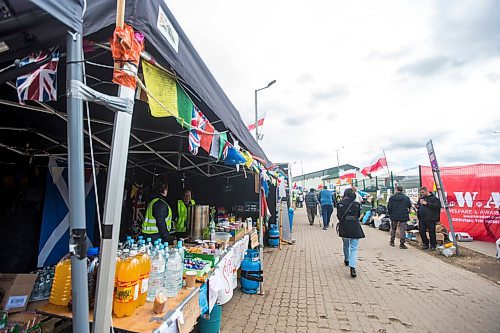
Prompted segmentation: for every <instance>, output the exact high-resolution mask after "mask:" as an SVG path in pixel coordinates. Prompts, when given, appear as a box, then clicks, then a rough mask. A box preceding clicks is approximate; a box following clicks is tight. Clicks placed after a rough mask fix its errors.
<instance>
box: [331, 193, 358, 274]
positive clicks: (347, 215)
mask: <svg viewBox="0 0 500 333" xmlns="http://www.w3.org/2000/svg"><path fill="white" fill-rule="evenodd" d="M360 213H361V205H360V204H359V203H358V202H356V193H354V191H353V190H352V189H351V188H348V189H346V190H345V192H344V197H343V199H342V200H341V201H340V202H339V203H338V205H337V218H338V219H339V224H338V225H337V231H338V233H339V236H340V237H342V241H343V242H344V263H345V265H346V266H349V267H350V269H351V276H352V277H356V275H357V274H356V267H357V264H358V245H359V239H360V238H364V237H365V234H364V233H363V229H362V228H361V225H360V224H359V215H360Z"/></svg>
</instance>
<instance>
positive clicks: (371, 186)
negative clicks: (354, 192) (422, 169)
mask: <svg viewBox="0 0 500 333" xmlns="http://www.w3.org/2000/svg"><path fill="white" fill-rule="evenodd" d="M352 182H353V185H355V186H356V187H357V188H358V190H361V191H363V192H366V193H368V194H370V195H371V196H372V198H373V200H372V203H371V204H372V206H373V207H377V206H378V205H384V206H385V205H387V201H388V200H389V197H390V196H391V195H392V194H393V193H394V192H395V188H396V186H398V185H400V186H403V189H404V193H405V194H406V195H407V196H409V197H410V199H411V200H412V201H414V202H416V200H417V198H418V189H419V187H420V175H419V170H418V167H415V168H411V169H408V170H404V171H399V172H391V173H389V174H387V175H383V176H377V177H371V178H363V179H353V180H352Z"/></svg>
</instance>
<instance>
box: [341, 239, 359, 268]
mask: <svg viewBox="0 0 500 333" xmlns="http://www.w3.org/2000/svg"><path fill="white" fill-rule="evenodd" d="M342 241H343V242H344V260H345V261H349V267H352V268H356V267H357V266H358V245H359V239H357V238H345V237H342Z"/></svg>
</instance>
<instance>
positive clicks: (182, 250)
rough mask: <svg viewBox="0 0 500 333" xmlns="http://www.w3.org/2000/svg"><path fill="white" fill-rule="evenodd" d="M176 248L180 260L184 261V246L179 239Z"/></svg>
mask: <svg viewBox="0 0 500 333" xmlns="http://www.w3.org/2000/svg"><path fill="white" fill-rule="evenodd" d="M177 249H178V250H179V254H180V255H181V259H182V262H184V247H183V246H182V241H181V240H179V241H178V242H177Z"/></svg>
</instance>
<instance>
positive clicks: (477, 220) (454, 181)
mask: <svg viewBox="0 0 500 333" xmlns="http://www.w3.org/2000/svg"><path fill="white" fill-rule="evenodd" d="M440 172H441V178H442V181H443V187H444V190H445V194H446V199H447V201H448V205H449V207H450V212H451V218H452V221H453V227H454V229H455V232H459V231H462V232H467V233H469V234H470V235H471V236H472V237H474V239H477V240H482V241H488V242H495V241H496V240H497V239H499V238H500V164H474V165H467V166H460V167H444V168H440ZM421 181H422V185H423V186H426V187H427V188H428V189H429V190H430V191H433V192H435V189H436V186H435V184H434V179H433V177H432V170H431V167H421ZM441 223H442V224H443V225H444V226H446V227H447V228H449V225H448V220H447V218H446V212H445V210H444V209H442V210H441Z"/></svg>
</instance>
